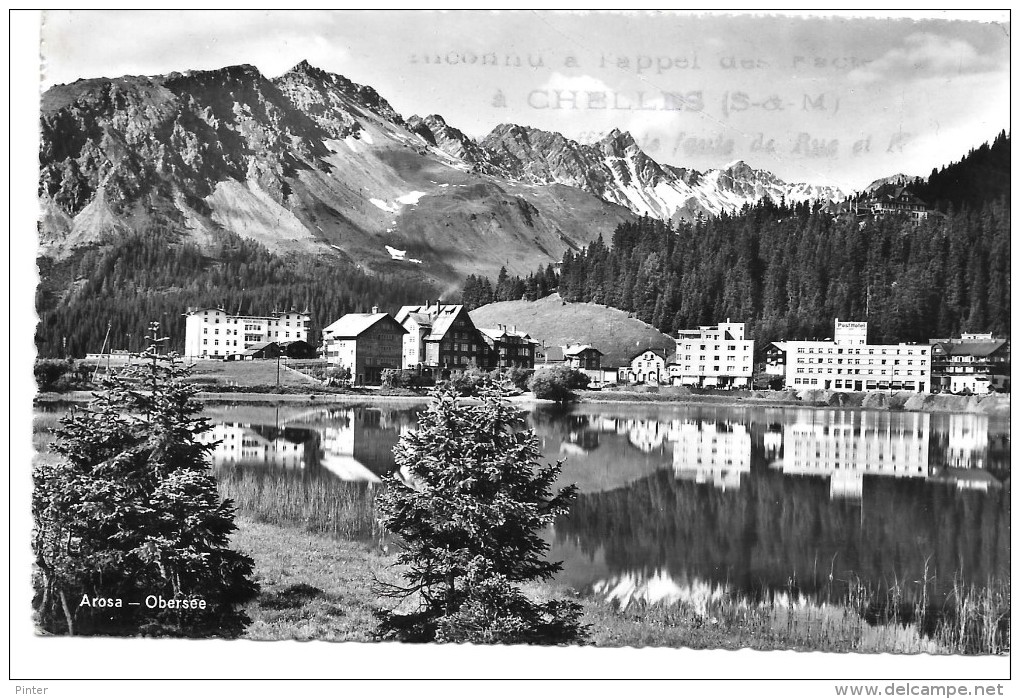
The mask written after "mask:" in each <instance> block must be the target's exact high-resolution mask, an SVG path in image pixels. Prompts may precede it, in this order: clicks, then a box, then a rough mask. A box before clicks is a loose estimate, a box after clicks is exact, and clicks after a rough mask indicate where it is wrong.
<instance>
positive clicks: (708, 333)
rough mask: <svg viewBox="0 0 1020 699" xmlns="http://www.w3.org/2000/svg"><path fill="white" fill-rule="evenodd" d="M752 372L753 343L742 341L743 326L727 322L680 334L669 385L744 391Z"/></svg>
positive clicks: (748, 384) (670, 368) (670, 370)
mask: <svg viewBox="0 0 1020 699" xmlns="http://www.w3.org/2000/svg"><path fill="white" fill-rule="evenodd" d="M753 368H754V340H751V339H746V338H745V337H744V324H743V323H731V322H729V320H727V321H726V322H725V323H719V325H702V326H701V327H699V328H698V329H697V330H680V331H679V332H678V333H677V340H676V363H675V364H671V365H670V366H669V368H668V369H669V377H670V379H672V383H673V384H677V385H681V386H716V387H720V388H748V387H749V386H750V385H751V372H752V370H753Z"/></svg>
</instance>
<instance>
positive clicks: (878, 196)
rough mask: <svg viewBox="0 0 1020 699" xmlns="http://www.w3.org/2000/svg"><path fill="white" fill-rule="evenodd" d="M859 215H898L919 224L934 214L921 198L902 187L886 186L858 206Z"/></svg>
mask: <svg viewBox="0 0 1020 699" xmlns="http://www.w3.org/2000/svg"><path fill="white" fill-rule="evenodd" d="M855 208H856V212H857V215H858V216H860V215H862V214H871V215H872V216H888V215H890V214H898V215H902V216H909V217H910V218H911V219H913V221H914V223H919V222H921V221H923V220H924V219H926V218H928V216H929V215H930V214H932V213H933V212H932V210H931V209H930V208H928V205H927V204H925V203H924V201H922V200H921V199H920V198H918V197H917V196H915V195H914V194H912V193H911V192H910V190H909V189H907V188H906V187H904V186H902V185H893V184H886V185H882V186H881V187H879V188H878V189H877V190H875V191H874V192H873V193H872V194H871V195H870V196H869V197H867V198H866V199H864V200H862V201H860V202H858V203H857V204H856V207H855Z"/></svg>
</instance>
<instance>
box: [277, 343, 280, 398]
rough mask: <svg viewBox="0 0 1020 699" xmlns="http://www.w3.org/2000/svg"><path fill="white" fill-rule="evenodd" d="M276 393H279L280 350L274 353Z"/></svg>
mask: <svg viewBox="0 0 1020 699" xmlns="http://www.w3.org/2000/svg"><path fill="white" fill-rule="evenodd" d="M276 392H277V393H279V392H280V350H279V348H277V351H276Z"/></svg>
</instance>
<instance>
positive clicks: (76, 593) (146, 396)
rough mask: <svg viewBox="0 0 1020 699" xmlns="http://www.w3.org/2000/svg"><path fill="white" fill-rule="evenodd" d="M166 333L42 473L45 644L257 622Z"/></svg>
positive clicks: (72, 421)
mask: <svg viewBox="0 0 1020 699" xmlns="http://www.w3.org/2000/svg"><path fill="white" fill-rule="evenodd" d="M158 330H159V327H158V323H153V324H152V325H151V326H150V334H149V336H147V339H148V340H150V345H149V348H148V350H146V351H145V352H143V353H142V354H141V355H140V359H141V360H142V362H141V363H140V364H139V365H136V366H135V367H133V368H130V369H128V370H126V371H124V372H122V373H121V374H120V375H117V376H114V377H112V378H110V379H108V380H106V381H105V383H104V386H103V390H102V391H101V392H99V393H98V394H96V397H95V400H94V401H93V402H92V403H91V404H90V405H89V406H88V407H87V408H86V409H84V410H77V411H73V412H72V413H71V414H70V415H69V416H67V417H65V418H64V419H63V420H62V421H61V423H62V426H61V428H60V429H58V430H56V436H57V442H56V444H55V445H54V447H53V449H54V451H56V452H57V453H58V454H60V455H61V457H62V458H61V460H60V461H59V462H58V463H56V464H40V465H38V466H37V467H36V468H35V470H34V473H33V475H34V479H35V489H34V493H33V499H32V512H33V517H34V524H35V528H34V532H33V550H34V553H35V560H36V565H37V579H36V598H35V600H34V606H35V609H36V614H37V623H38V625H39V627H40V629H41V630H43V631H44V632H46V633H55V634H69V635H139V634H140V635H152V636H225V637H233V636H237V635H238V634H240V633H241V631H242V630H243V629H244V627H245V626H246V625H247V623H248V621H249V620H248V618H247V617H246V616H245V614H244V613H243V612H242V611H240V610H239V609H238V606H239V605H240V604H243V603H244V602H246V601H248V600H250V599H252V598H253V597H254V596H255V594H256V593H257V592H258V585H257V583H255V582H254V581H253V580H252V572H253V561H252V559H251V558H249V557H248V556H245V555H243V554H241V553H238V552H237V551H233V550H231V549H230V548H228V543H229V536H230V533H231V532H232V531H234V529H236V527H235V525H234V509H233V505H232V503H231V502H230V501H229V500H226V501H221V500H220V498H219V494H218V493H217V491H216V481H215V479H214V478H213V476H212V474H211V473H210V471H209V465H208V459H207V456H208V452H209V450H210V449H211V448H212V447H211V445H207V444H203V443H201V442H200V441H199V440H198V436H199V435H200V434H202V433H203V432H205V431H206V430H207V429H208V422H207V421H206V419H205V418H201V417H198V416H197V414H198V412H199V411H200V410H201V404H199V403H198V402H197V401H195V399H194V395H195V392H196V390H197V389H196V388H195V387H194V386H193V385H189V384H187V383H184V382H183V381H182V378H183V377H184V376H185V375H186V374H187V370H186V369H185V368H184V367H183V366H182V365H181V362H180V360H179V359H178V358H177V356H176V355H175V354H162V353H160V347H161V346H162V345H163V343H164V342H165V341H166V339H167V338H161V337H159V336H158V334H159V333H158ZM200 601H201V602H200ZM182 602H183V603H184V606H185V608H180V607H181V603H182ZM202 602H204V605H203V604H202ZM203 606H204V608H203Z"/></svg>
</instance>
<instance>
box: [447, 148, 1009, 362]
mask: <svg viewBox="0 0 1020 699" xmlns="http://www.w3.org/2000/svg"><path fill="white" fill-rule="evenodd" d="M1009 145H1010V138H1009V136H1008V135H1006V134H1005V133H1002V134H1000V135H999V137H998V138H996V139H995V141H994V143H992V144H991V145H989V144H985V145H983V146H981V147H980V148H978V149H976V150H973V151H971V152H970V154H968V156H967V157H965V158H964V159H963V160H962V161H961V162H959V163H953V164H952V165H950V166H948V167H944V168H942V169H941V170H939V171H933V172H932V175H931V178H930V179H929V180H928V181H927V182H922V181H920V180H918V181H916V182H915V183H914V184H912V185H910V189H912V190H914V191H916V192H917V193H918V194H919V195H920V196H922V198H924V199H925V200H926V201H929V202H934V203H935V204H936V205H937V207H938V208H940V209H942V210H943V211H944V212H945V213H935V214H933V215H931V216H929V218H928V219H927V220H925V221H922V222H921V223H920V224H918V225H915V224H914V223H913V222H912V221H910V220H909V219H907V218H905V217H897V216H885V217H882V218H872V217H862V218H858V217H856V216H853V215H850V214H843V215H840V216H834V215H833V214H831V213H829V212H826V211H824V210H823V209H822V208H821V207H817V206H814V207H812V206H810V205H808V204H799V205H794V206H784V205H782V204H775V203H773V202H770V201H768V200H765V201H763V202H761V203H760V204H758V205H757V206H755V207H753V208H746V209H745V210H744V211H742V212H740V213H739V214H736V215H723V216H721V217H719V218H718V219H704V220H699V221H696V222H694V223H684V224H681V225H680V226H679V227H677V228H673V227H672V226H671V225H669V224H668V223H664V222H662V221H659V220H655V219H650V218H642V219H640V220H638V221H635V222H633V223H625V224H621V225H620V226H619V227H618V228H617V230H616V232H615V233H614V234H613V238H612V240H611V241H610V242H609V244H607V243H606V242H605V241H604V240H602V239H601V238H599V239H598V240H596V241H595V242H593V243H592V244H590V245H589V246H588V247H587V248H585V249H583V250H581V251H579V252H578V253H571V252H569V251H568V253H567V254H566V255H565V256H564V258H563V262H562V264H561V266H560V270H559V275H558V277H559V278H558V280H555V281H553V280H551V278H550V276H549V273H550V270H548V269H546V270H539V271H537V272H535V273H533V274H531V275H529V276H528V277H527V278H524V279H522V278H518V277H507V276H506V275H502V274H501V275H500V279H499V280H497V283H496V284H495V285H493V284H492V283H491V282H489V281H488V280H486V279H480V278H475V279H469V280H468V284H467V285H466V286H465V295H464V299H465V303H467V304H468V305H470V306H472V307H474V306H477V305H484V304H485V303H490V302H492V301H502V300H508V299H509V298H522V297H523V298H527V299H532V300H533V299H535V298H540V297H541V296H544V295H545V294H547V293H550V292H552V291H554V290H556V291H558V292H559V294H560V296H562V297H563V298H564V299H565V300H567V301H590V302H594V303H601V304H605V305H608V306H614V307H616V308H620V309H623V310H626V311H630V312H632V313H634V315H635V316H636V317H637V318H639V319H640V320H643V321H645V322H647V323H650V324H652V325H654V326H655V327H656V328H658V329H659V330H662V331H663V332H667V333H674V332H676V330H678V329H680V328H694V327H697V326H698V325H707V324H714V323H718V322H719V321H721V320H725V319H727V318H730V319H731V320H733V321H738V322H741V321H742V322H746V323H748V331H749V333H750V334H751V336H752V337H755V338H756V339H757V340H758V341H759V343H761V342H764V341H768V340H775V339H795V338H802V339H806V338H824V337H829V336H831V334H832V323H833V319H834V318H843V319H845V320H866V321H868V323H869V336H870V339H871V341H873V342H924V341H927V340H928V339H929V338H933V337H948V336H950V335H958V334H959V333H960V332H964V331H966V332H994V333H1004V334H1008V333H1009V330H1010V327H1009V325H1010V321H1009V314H1010V263H1009V253H1010V238H1009V223H1010V209H1009V198H1008V197H1009V160H1010V155H1009Z"/></svg>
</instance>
